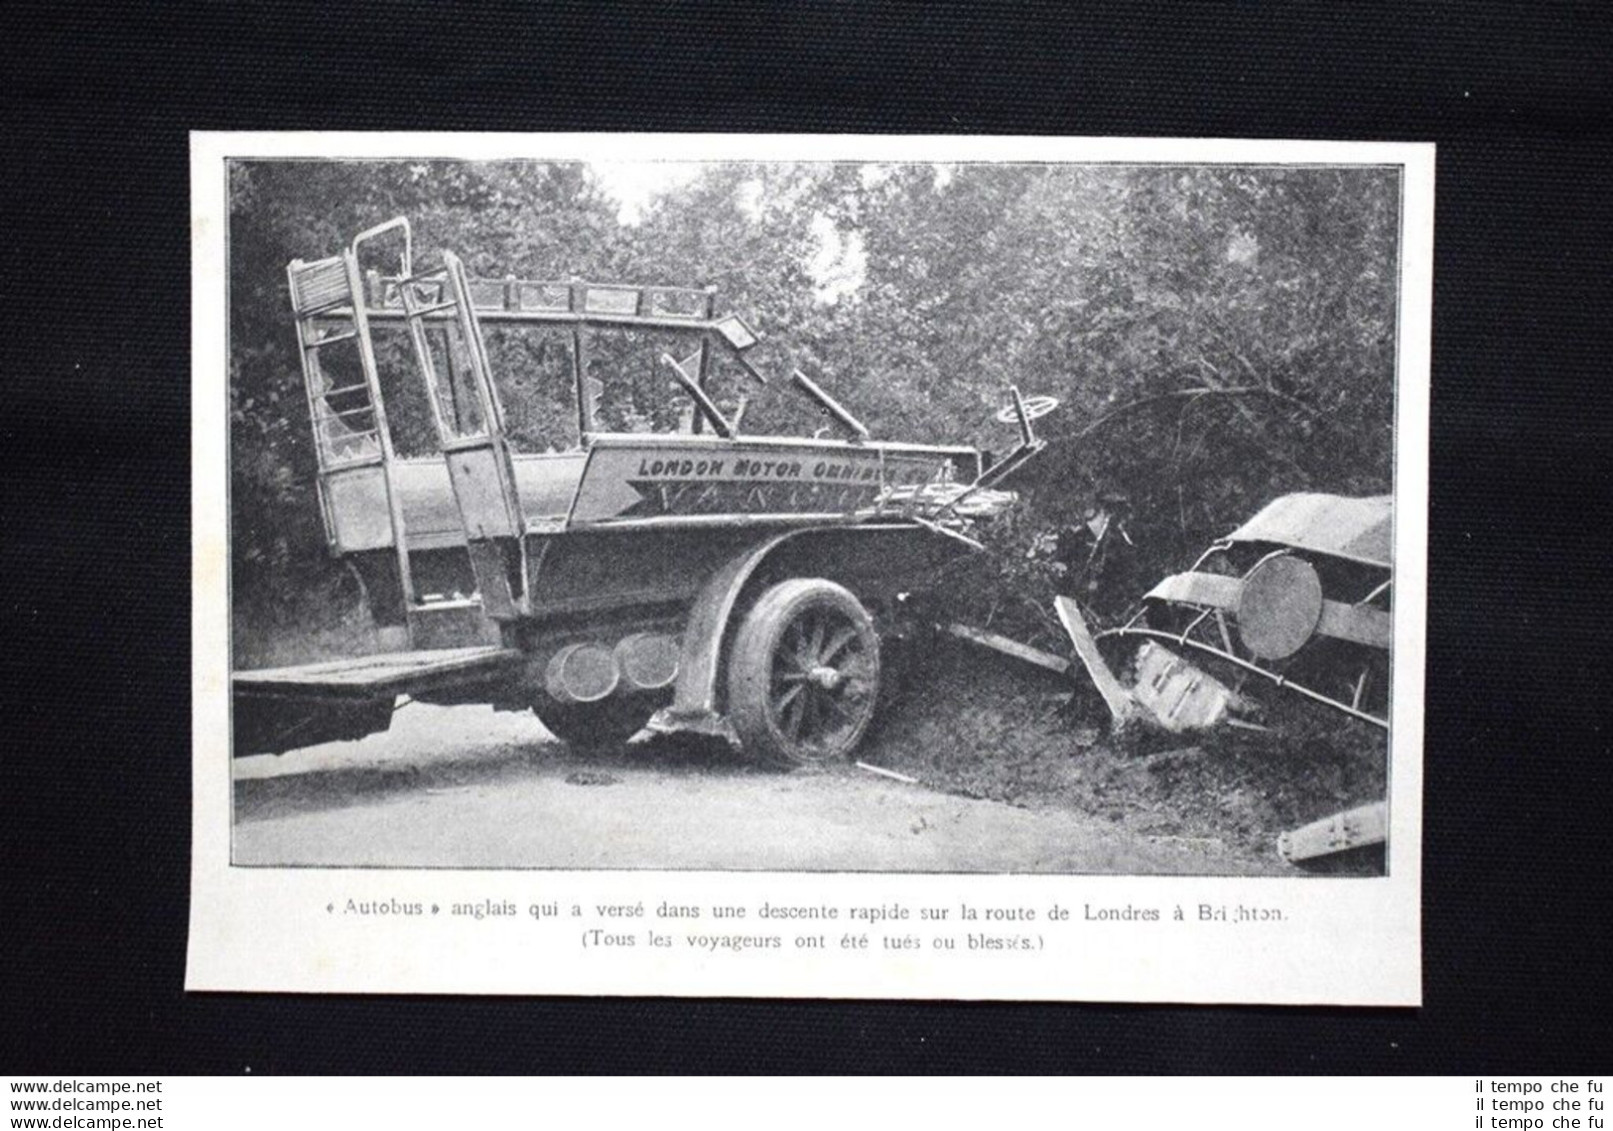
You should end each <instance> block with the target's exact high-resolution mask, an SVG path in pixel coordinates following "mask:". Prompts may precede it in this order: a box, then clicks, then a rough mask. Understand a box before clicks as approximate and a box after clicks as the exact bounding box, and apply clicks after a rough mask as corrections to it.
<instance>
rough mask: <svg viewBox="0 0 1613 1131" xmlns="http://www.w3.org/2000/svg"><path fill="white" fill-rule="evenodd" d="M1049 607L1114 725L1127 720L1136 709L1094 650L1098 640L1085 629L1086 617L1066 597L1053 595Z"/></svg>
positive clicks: (1096, 648) (1127, 694) (1128, 694)
mask: <svg viewBox="0 0 1613 1131" xmlns="http://www.w3.org/2000/svg"><path fill="white" fill-rule="evenodd" d="M1053 610H1054V611H1055V612H1056V613H1058V617H1059V623H1060V624H1062V625H1063V626H1064V631H1065V633H1066V634H1067V635H1068V636H1069V638H1070V643H1071V644H1073V645H1075V655H1076V658H1077V659H1079V660H1080V661H1081V666H1082V667H1084V668H1086V670H1087V675H1088V676H1089V677H1090V678H1091V680H1092V683H1093V685H1094V686H1096V687H1097V689H1098V694H1099V695H1102V696H1103V701H1104V703H1106V704H1107V705H1108V707H1109V713H1110V714H1111V715H1113V716H1114V719H1115V725H1117V726H1123V725H1125V724H1126V723H1127V722H1129V721H1130V719H1131V717H1132V715H1133V714H1134V713H1135V711H1136V704H1135V703H1134V702H1133V701H1132V698H1131V693H1130V692H1128V691H1127V690H1126V689H1125V688H1124V687H1122V686H1121V684H1120V681H1119V680H1118V679H1116V678H1115V673H1114V672H1112V671H1110V670H1109V665H1108V664H1107V663H1105V662H1104V659H1103V656H1102V654H1101V653H1100V652H1099V651H1098V642H1097V640H1095V639H1094V638H1093V636H1092V631H1091V629H1089V628H1087V622H1086V618H1085V617H1083V616H1082V615H1081V609H1080V607H1079V606H1077V605H1076V603H1075V602H1074V601H1072V600H1070V598H1068V597H1054V598H1053Z"/></svg>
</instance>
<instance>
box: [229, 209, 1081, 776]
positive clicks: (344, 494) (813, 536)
mask: <svg viewBox="0 0 1613 1131" xmlns="http://www.w3.org/2000/svg"><path fill="white" fill-rule="evenodd" d="M377 240H384V241H385V244H384V245H383V246H393V245H401V247H400V250H399V252H398V258H397V260H396V272H395V273H394V274H390V275H387V274H383V273H381V272H380V271H379V270H373V269H366V267H365V266H364V265H363V263H362V261H361V258H360V256H361V252H363V251H364V250H365V245H366V244H370V243H371V241H377ZM372 253H373V252H372ZM287 279H288V283H289V291H290V297H291V305H292V310H293V314H294V320H295V327H296V334H297V342H298V347H299V352H300V355H301V359H302V374H303V379H304V384H305V388H306V393H307V405H308V413H309V417H310V422H311V425H312V428H313V433H314V441H315V450H316V453H317V458H318V471H317V474H318V497H319V505H320V508H321V514H322V517H323V523H324V532H325V537H326V540H327V542H328V544H329V548H330V551H331V552H332V553H333V554H335V555H338V556H339V557H341V558H342V559H343V560H344V561H346V562H347V563H349V564H351V565H352V566H353V567H354V569H355V570H356V571H357V573H358V574H359V576H360V577H361V578H362V579H363V589H364V593H365V600H366V603H367V604H368V606H369V610H370V613H371V616H372V617H373V619H374V621H375V623H376V625H377V626H378V627H379V628H380V631H381V634H382V638H383V639H384V640H385V641H387V642H388V643H389V644H390V646H391V647H392V648H393V650H392V651H388V652H383V653H382V654H379V655H369V656H362V657H355V658H349V659H341V660H334V661H327V662H321V663H312V664H303V665H299V666H296V667H285V668H273V669H262V670H255V671H237V672H235V673H234V676H233V681H232V682H233V706H234V712H233V728H234V742H235V747H234V750H235V754H236V755H244V754H253V753H279V752H283V751H285V750H289V749H293V748H297V747H302V746H308V745H312V744H315V743H320V742H327V741H331V740H335V739H353V738H358V737H362V736H364V735H367V734H372V733H376V732H378V731H383V730H385V729H387V728H388V726H389V725H390V719H391V716H392V713H393V711H394V709H395V706H396V705H397V703H398V702H399V697H400V696H408V697H410V698H412V699H413V700H416V701H421V702H430V703H441V704H458V703H485V704H492V705H494V706H495V707H499V708H504V709H522V710H524V709H531V710H532V711H534V712H535V713H536V714H537V716H538V718H539V719H540V720H541V721H542V723H543V724H544V726H545V727H546V728H547V729H548V730H550V731H551V732H552V733H554V734H555V735H556V736H558V737H559V738H561V739H563V740H566V741H568V742H571V743H574V744H579V745H594V744H602V743H609V742H619V741H623V740H625V739H626V738H628V737H630V736H631V735H633V734H635V733H637V732H638V731H639V730H641V729H643V728H644V727H646V726H648V727H649V728H650V729H652V730H654V731H659V732H666V733H672V732H696V733H702V734H710V735H717V736H721V737H724V738H726V739H728V740H729V741H731V742H733V743H736V744H737V745H738V746H739V747H740V748H741V749H743V750H744V751H746V752H748V753H749V754H750V755H751V756H753V757H754V758H756V759H758V760H760V761H762V762H765V763H768V764H772V765H777V766H782V767H791V766H797V765H801V764H805V763H813V762H821V761H825V760H829V759H837V758H842V757H844V756H846V755H847V754H848V753H849V752H850V751H851V750H852V749H853V748H854V747H855V746H856V744H857V742H858V741H859V739H860V738H861V737H862V735H863V733H864V732H865V731H866V729H867V727H868V725H869V722H870V720H871V718H872V715H873V713H874V710H875V706H876V704H877V702H878V701H879V698H880V682H881V662H880V649H881V639H882V637H888V636H890V635H891V634H893V633H896V632H898V631H900V629H901V620H902V616H901V614H902V610H901V604H902V602H901V600H900V598H901V597H902V596H903V595H904V594H906V593H907V592H908V591H910V590H912V589H913V588H914V587H915V586H917V585H919V584H920V583H921V582H922V581H923V579H924V578H926V577H928V576H930V575H932V574H933V572H934V571H935V570H936V569H937V568H939V567H940V566H941V565H943V564H945V563H946V562H947V561H949V560H951V559H953V558H954V557H956V556H958V555H960V554H963V553H967V552H970V551H971V550H974V549H978V547H979V544H978V543H977V542H975V541H974V540H973V539H972V538H971V537H970V536H969V533H968V527H969V524H970V521H971V517H970V516H971V515H972V514H974V513H976V512H979V511H981V510H982V509H989V508H983V505H982V504H984V503H985V502H986V501H987V500H989V499H993V498H994V497H995V498H997V499H998V500H999V501H1001V500H1002V499H1006V498H1007V496H1005V495H1004V494H1003V493H1001V492H997V491H994V490H993V489H994V488H995V487H996V485H997V484H999V483H1001V482H1002V481H1003V480H1004V479H1006V478H1007V477H1008V476H1009V475H1010V474H1011V473H1012V472H1014V471H1015V470H1016V469H1017V468H1019V467H1020V466H1022V465H1023V464H1024V463H1025V462H1026V461H1027V460H1028V459H1030V458H1031V457H1032V456H1034V455H1035V453H1036V452H1038V451H1039V450H1040V449H1041V447H1042V444H1043V442H1042V441H1041V440H1039V439H1038V438H1037V437H1036V436H1035V433H1034V430H1033V426H1032V423H1031V421H1032V419H1033V418H1035V417H1036V416H1039V415H1041V414H1042V413H1043V412H1046V411H1048V410H1050V409H1051V408H1052V407H1053V404H1054V402H1053V401H1052V400H1051V399H1050V398H1045V397H1038V398H1026V399H1021V398H1020V396H1019V394H1018V392H1017V390H1010V395H1011V399H1010V403H1009V405H1008V407H1006V408H1005V409H1004V410H1003V412H1002V413H1000V414H999V419H1001V420H1004V421H1005V422H1008V423H1013V424H1017V426H1018V431H1019V435H1018V443H1017V445H1016V446H1015V447H1014V448H1013V449H1012V450H1011V451H1010V452H1009V453H1008V454H1007V455H1006V456H1004V457H1003V458H1002V459H1000V460H997V461H996V462H995V463H993V464H992V465H991V466H989V467H988V466H984V462H985V461H984V460H983V458H982V455H981V453H980V452H979V451H978V450H976V449H974V448H971V447H967V446H961V445H957V446H954V445H932V444H912V443H895V442H889V441H884V440H877V439H873V438H871V437H870V436H869V432H868V429H867V428H865V427H864V426H863V425H862V423H861V422H860V421H859V420H858V419H857V418H856V416H855V415H853V413H852V412H851V411H849V410H848V409H847V408H845V407H844V406H843V405H841V404H840V403H839V402H838V401H837V400H835V398H834V397H832V396H831V395H830V394H829V393H828V392H826V391H825V390H824V389H823V388H821V387H820V386H819V385H818V384H817V383H816V382H814V381H812V380H811V379H810V378H809V377H807V376H806V375H805V374H803V373H801V372H800V371H799V370H795V371H793V372H792V373H791V374H790V376H789V378H788V388H789V390H790V391H791V392H792V393H793V394H795V395H797V396H799V397H802V398H806V401H807V403H809V404H810V405H811V406H812V407H813V408H814V410H815V418H816V419H817V420H819V421H821V422H823V423H824V425H825V426H824V427H823V428H821V429H818V430H817V431H816V433H815V434H813V435H810V436H794V435H752V434H750V433H748V432H747V431H745V429H744V415H745V406H746V403H747V402H746V400H745V399H744V398H740V399H739V400H738V401H737V404H732V405H725V404H723V403H720V398H717V397H714V395H713V393H712V391H711V389H710V387H709V384H710V375H711V373H712V370H713V367H714V365H715V364H717V363H718V362H719V361H721V362H722V363H723V364H725V365H726V366H727V367H728V369H729V370H730V371H733V372H736V373H738V374H741V375H743V378H744V380H746V381H747V382H749V383H751V384H754V385H756V386H763V385H766V384H767V383H768V378H767V375H766V374H765V373H764V372H763V371H762V370H761V368H759V367H758V365H757V364H756V363H755V362H754V361H753V360H752V355H751V354H750V351H751V350H752V348H753V347H754V346H755V345H756V344H757V343H758V341H759V338H758V335H757V333H756V332H755V331H754V330H753V329H752V328H751V327H750V325H749V324H748V323H747V322H746V321H745V320H744V319H743V318H741V317H739V316H737V315H734V314H721V315H720V314H718V313H717V310H716V303H715V294H714V291H713V290H711V289H709V288H708V289H693V288H675V287H659V286H623V285H615V284H598V283H588V282H582V281H579V280H568V281H563V282H546V281H535V280H526V279H517V278H500V279H475V278H471V277H468V276H467V274H466V272H465V268H464V265H463V263H462V262H461V261H460V259H459V258H458V257H456V256H455V255H453V254H452V253H451V252H444V253H443V254H442V257H441V263H440V265H439V266H437V267H435V268H433V269H431V270H426V271H422V272H419V273H416V271H415V269H414V264H413V246H412V238H411V233H410V229H409V225H408V222H407V221H406V220H405V219H403V218H398V219H394V220H391V221H388V222H387V223H385V224H381V225H379V226H377V227H375V228H371V229H369V230H368V231H365V232H363V233H361V234H359V235H358V236H357V237H356V238H355V239H354V240H353V242H352V243H351V245H349V246H348V247H347V248H346V249H344V250H343V251H342V252H340V253H339V254H337V255H333V256H330V257H328V258H323V259H318V260H314V261H311V262H305V261H302V260H296V261H293V262H292V263H291V264H290V265H289V267H288V269H287ZM382 326H385V327H390V328H392V329H393V330H394V331H402V332H403V333H404V334H405V335H406V336H407V339H408V348H407V349H406V350H404V351H402V353H403V355H404V356H405V357H407V359H408V366H409V368H410V369H411V370H412V371H413V372H412V374H409V375H406V376H408V378H409V379H410V380H412V381H413V382H415V383H416V388H419V387H420V384H422V383H423V386H424V392H425V400H426V402H427V403H428V404H429V408H430V413H429V415H430V418H431V421H432V426H433V428H434V430H435V442H434V445H433V446H434V448H435V451H433V452H431V454H429V455H426V456H414V455H400V454H399V452H398V451H397V445H396V444H395V441H394V436H393V434H392V429H391V428H390V427H389V422H388V417H387V404H386V403H385V400H384V398H383V394H382V388H383V384H382V381H381V378H380V372H379V366H378V362H377V345H376V340H375V329H376V328H378V327H382ZM484 327H498V328H499V329H500V330H501V331H502V330H509V331H519V332H522V333H535V334H541V335H547V336H548V338H549V339H550V340H554V339H558V340H559V341H560V343H561V348H562V352H564V353H565V354H566V355H568V358H569V381H568V384H569V387H570V401H571V406H570V407H571V412H570V421H569V425H568V431H569V433H570V434H569V437H568V442H564V443H562V444H559V445H555V446H552V447H550V448H549V449H548V450H541V451H534V450H530V448H529V447H528V446H525V445H522V444H520V443H518V442H516V440H517V438H516V437H514V436H513V435H512V430H511V428H510V426H509V420H510V417H511V414H512V412H515V411H519V408H520V402H519V397H520V396H521V390H520V381H519V378H520V376H521V375H520V374H519V373H516V374H509V373H503V372H495V371H494V370H495V366H494V364H493V361H492V355H491V354H490V351H489V348H488V340H487V338H486V337H485V336H484ZM624 331H625V332H628V333H632V332H635V331H639V332H653V333H654V334H656V335H660V336H661V337H662V338H665V339H668V340H675V341H678V342H680V343H682V345H680V346H679V347H678V348H677V349H676V350H675V351H672V350H668V351H664V352H661V353H660V355H659V357H658V358H657V359H655V360H656V361H657V363H658V365H659V372H660V373H661V375H662V376H663V378H664V379H663V380H662V381H661V382H660V386H661V388H663V389H665V388H667V387H670V388H671V389H672V390H673V392H674V396H675V397H676V398H677V400H678V407H679V412H678V414H677V416H678V418H677V422H676V423H675V424H672V425H670V426H667V427H663V428H662V430H660V431H646V430H643V429H642V428H635V429H634V430H622V429H621V428H619V427H613V426H612V423H611V422H610V421H607V420H605V419H603V418H602V415H601V411H600V409H601V398H602V397H603V396H605V395H606V394H607V392H608V389H609V385H610V382H611V380H612V377H613V374H612V373H610V372H608V371H607V372H603V373H602V374H601V375H598V376H596V374H595V370H597V369H598V368H599V366H598V364H597V360H598V359H597V357H596V358H595V359H594V364H591V363H590V357H589V354H590V350H591V348H593V345H594V343H595V341H596V338H597V336H599V335H609V334H612V333H616V332H624ZM685 350H687V351H688V352H684V351H685ZM389 356H390V355H389ZM512 389H513V391H512ZM825 433H835V434H832V435H831V434H825ZM456 578H457V580H456ZM489 625H491V626H492V628H491V631H489Z"/></svg>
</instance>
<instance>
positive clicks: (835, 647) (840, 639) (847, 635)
mask: <svg viewBox="0 0 1613 1131" xmlns="http://www.w3.org/2000/svg"><path fill="white" fill-rule="evenodd" d="M855 639H857V630H856V629H855V628H853V627H852V626H850V625H847V626H846V627H845V628H842V629H841V630H840V631H839V632H837V633H835V634H834V636H833V637H831V638H830V640H829V642H828V643H827V644H825V645H824V647H823V651H822V652H820V653H818V662H819V663H820V664H832V663H833V662H834V658H835V657H836V656H838V655H840V652H841V650H842V649H844V648H845V646H846V645H847V644H850V643H851V642H852V641H853V640H855Z"/></svg>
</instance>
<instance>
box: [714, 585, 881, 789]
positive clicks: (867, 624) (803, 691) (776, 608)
mask: <svg viewBox="0 0 1613 1131" xmlns="http://www.w3.org/2000/svg"><path fill="white" fill-rule="evenodd" d="M878 698H879V637H878V635H877V634H876V633H875V632H874V622H873V618H872V617H870V616H869V615H868V610H867V609H865V608H863V606H862V603H861V602H859V601H858V600H857V598H856V597H854V596H853V595H852V594H851V592H850V591H849V590H847V589H845V588H844V587H843V586H840V585H836V584H835V583H834V582H832V581H824V580H822V579H818V578H796V579H793V580H790V581H784V582H780V583H779V584H777V585H775V586H773V587H772V588H771V589H769V590H767V591H766V592H765V593H763V594H762V596H761V599H760V600H758V601H757V602H756V604H755V605H754V606H753V607H752V608H751V610H750V612H749V613H748V614H746V616H745V619H744V621H743V622H742V623H741V624H740V626H739V632H738V634H737V635H736V636H735V638H734V647H733V651H732V653H731V654H730V655H729V659H728V717H729V720H730V721H731V722H732V723H733V725H734V730H735V731H736V732H738V734H739V741H740V745H741V746H742V747H743V748H744V750H745V751H746V752H747V753H749V754H750V755H751V756H752V757H754V758H756V759H758V760H760V761H762V762H765V763H768V764H769V765H774V766H780V767H783V768H786V769H793V768H795V767H797V766H804V765H812V764H817V763H823V762H828V761H832V760H834V759H838V758H844V757H845V756H846V755H848V754H850V753H851V751H852V750H853V749H854V748H855V747H856V745H857V743H858V742H859V741H860V740H861V739H862V736H863V733H864V732H865V731H866V730H867V729H868V724H869V722H870V721H871V720H872V719H873V717H874V708H875V706H876V704H877V702H878Z"/></svg>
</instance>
